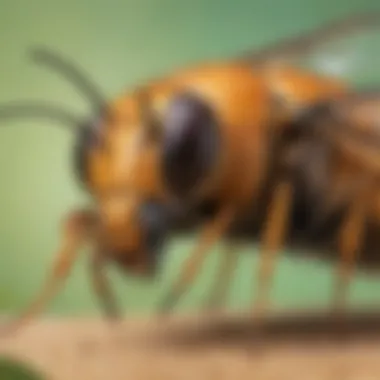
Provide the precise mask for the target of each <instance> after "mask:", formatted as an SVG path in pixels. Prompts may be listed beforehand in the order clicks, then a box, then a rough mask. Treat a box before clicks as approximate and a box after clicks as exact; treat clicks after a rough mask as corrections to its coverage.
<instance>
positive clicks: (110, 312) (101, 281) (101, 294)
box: [89, 250, 120, 321]
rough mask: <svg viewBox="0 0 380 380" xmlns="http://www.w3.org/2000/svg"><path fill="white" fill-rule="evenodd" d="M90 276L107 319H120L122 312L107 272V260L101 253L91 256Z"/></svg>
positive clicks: (96, 252) (97, 252)
mask: <svg viewBox="0 0 380 380" xmlns="http://www.w3.org/2000/svg"><path fill="white" fill-rule="evenodd" d="M89 269H90V276H91V280H92V285H93V288H94V291H95V294H96V295H97V297H98V299H99V302H100V306H101V308H102V310H103V312H104V315H105V317H106V318H107V319H109V320H111V321H115V320H119V319H120V310H119V307H118V304H117V302H116V299H115V297H114V294H113V292H112V291H111V287H110V284H109V281H108V278H107V276H106V274H105V273H104V270H105V258H104V255H102V253H101V251H99V250H97V251H95V252H94V254H93V255H91V261H90V268H89Z"/></svg>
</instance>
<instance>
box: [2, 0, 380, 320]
mask: <svg viewBox="0 0 380 380" xmlns="http://www.w3.org/2000/svg"><path fill="white" fill-rule="evenodd" d="M376 4H377V7H378V8H379V9H380V3H379V1H378V0H351V1H348V0H335V1H327V0H319V1H306V0H286V1H273V0H272V1H271V0H267V1H249V0H246V1H244V0H231V1H223V0H219V1H217V0H203V1H200V0H193V1H183V0H171V1H169V0H160V1H159V0H155V1H154V0H134V1H133V0H123V1H122V0H120V1H116V0H110V1H97V0H85V1H83V0H82V1H75V0H66V1H52V0H34V1H30V0H24V1H21V0H0V57H1V59H0V102H6V101H9V100H16V99H48V100H53V101H56V102H58V103H62V104H63V105H65V106H66V107H67V108H69V109H72V110H74V111H77V112H80V113H83V115H86V113H88V111H89V107H88V104H87V103H86V101H85V100H84V99H82V97H81V96H80V95H79V94H78V93H77V92H76V90H75V89H73V88H72V87H71V86H70V85H69V84H68V83H66V82H64V81H63V80H61V79H60V78H59V77H57V76H55V74H52V73H51V72H49V71H45V70H43V69H41V68H39V67H36V66H34V65H33V64H31V63H30V62H29V61H28V57H27V52H28V49H29V48H30V47H33V46H36V45H45V46H48V47H52V48H55V49H56V50H57V51H59V52H63V53H65V54H66V55H68V56H70V57H72V58H73V59H74V61H75V62H77V63H78V64H79V65H80V66H81V67H83V68H85V70H86V72H87V73H88V74H89V75H91V76H92V77H93V78H95V79H96V81H97V82H98V83H99V85H100V86H101V88H102V89H103V90H104V92H105V94H106V95H107V96H108V97H112V96H115V95H116V94H118V93H120V91H123V90H124V89H125V88H127V87H131V86H133V85H134V84H137V83H139V82H140V81H141V80H146V79H148V78H151V77H154V76H156V75H161V74H165V73H167V72H170V71H171V70H172V69H174V68H176V67H179V66H181V65H183V64H189V63H191V62H196V61H198V60H204V59H208V58H223V57H229V56H231V55H233V54H236V53H240V52H242V51H245V50H247V49H251V48H258V47H260V46H264V45H265V44H267V43H270V42H274V41H276V39H277V38H279V37H284V36H288V35H289V36H290V35H294V34H298V33H303V32H305V31H307V30H311V29H312V28H313V27H317V26H318V25H320V24H321V23H323V22H324V21H327V20H333V19H335V18H338V17H342V16H344V15H346V14H349V13H352V12H354V11H362V10H369V9H375V8H376ZM377 37H378V36H377ZM375 39H376V35H374V33H372V34H368V35H365V36H364V35H362V36H357V37H355V38H348V39H341V40H339V41H338V42H336V43H334V44H331V45H326V47H325V48H324V49H320V51H319V52H317V53H316V54H315V55H313V56H312V57H310V58H309V59H308V60H307V62H306V63H307V64H308V65H310V66H313V67H316V68H318V69H320V70H324V71H327V72H330V73H333V74H337V75H342V76H343V77H346V78H348V79H350V80H351V81H352V82H354V83H364V82H365V83H370V82H372V81H373V80H378V81H379V80H380V78H379V77H380V73H376V71H377V70H378V68H379V67H380V65H379V63H380V60H379V57H380V52H379V48H377V46H380V44H379V38H377V42H376V41H375ZM376 75H377V77H376ZM3 126H4V128H2V129H1V131H0V134H1V135H0V170H1V177H0V178H1V187H0V312H3V313H9V312H15V311H17V310H19V309H20V308H21V307H22V306H23V305H24V304H25V303H26V302H27V301H28V300H30V298H31V297H33V295H34V294H35V293H36V292H37V291H38V290H39V288H40V285H41V284H42V282H43V279H44V277H45V275H46V272H47V269H48V268H49V265H50V263H51V261H52V258H53V253H54V252H55V249H56V247H57V244H58V241H59V230H58V227H59V222H60V221H61V218H62V215H63V214H65V213H66V212H67V211H68V210H70V209H73V208H75V207H76V206H77V205H80V204H81V202H84V201H85V200H86V194H85V193H84V192H83V191H82V190H81V188H80V187H79V186H78V183H77V182H76V179H75V178H74V177H73V171H72V166H71V149H72V144H73V141H74V140H73V136H72V135H71V134H70V133H68V132H67V131H66V130H64V129H60V128H56V127H55V126H52V122H49V121H44V120H23V121H20V120H17V121H16V120H15V121H12V122H9V121H7V122H6V123H4V124H3ZM191 243H192V238H191V237H189V238H186V239H179V240H175V241H173V242H172V243H171V245H170V252H169V253H168V255H167V256H166V260H165V263H164V271H163V272H162V273H161V274H160V276H159V277H158V278H157V279H155V280H154V281H152V282H146V281H142V280H139V279H136V278H131V277H122V276H121V275H120V273H118V272H116V271H114V270H110V272H111V273H110V274H111V275H112V282H113V286H114V288H115V290H116V292H117V294H118V297H119V299H120V301H121V302H122V303H123V304H124V306H125V309H126V312H129V313H148V312H151V311H152V310H154V307H155V305H156V301H157V300H158V296H159V295H161V294H162V290H163V289H164V288H165V287H166V286H167V284H168V283H169V282H170V281H171V280H172V279H173V277H174V276H175V275H176V274H177V273H178V269H179V266H180V264H181V263H182V262H183V260H184V258H185V257H186V254H187V253H188V250H189V249H190V247H191ZM220 249H221V246H219V247H216V249H215V250H214V251H213V252H212V254H211V255H210V257H209V259H208V260H207V263H206V265H205V267H204V270H203V271H202V273H201V275H200V276H199V278H198V279H197V281H196V284H195V286H194V287H193V288H192V289H191V291H190V292H189V293H188V294H186V296H185V297H184V298H183V300H182V301H181V303H180V305H178V309H177V310H180V311H186V310H190V309H196V308H198V307H199V306H200V305H201V303H202V300H203V299H204V297H205V295H206V294H207V290H208V289H209V287H210V285H211V283H212V280H213V275H214V273H215V269H216V265H217V261H218V257H219V256H218V252H219V251H220ZM253 252H254V247H249V246H246V247H243V248H242V250H241V258H240V261H239V268H238V271H237V272H236V275H235V277H234V280H233V283H232V284H231V288H230V293H229V301H228V306H229V307H231V308H247V307H248V306H249V303H250V300H251V298H252V294H253V291H254V282H253V275H254V273H255V271H254V270H255V262H256V257H255V255H252V253H253ZM331 285H332V271H331V268H330V267H328V266H327V265H324V264H321V263H314V262H309V261H302V260H297V261H292V260H290V259H288V258H284V259H283V260H282V261H281V263H280V265H279V267H278V273H277V276H276V279H275V289H274V291H273V299H274V301H275V305H276V306H277V307H293V306H306V305H307V306H315V305H327V302H328V301H329V289H330V288H331ZM352 290H353V291H352V293H351V299H352V302H353V304H357V305H359V304H360V303H361V302H379V303H380V297H379V296H378V295H379V294H380V279H379V281H376V279H375V278H372V279H370V278H366V277H364V276H358V277H357V279H356V281H355V286H354V288H353V289H352ZM47 312H48V313H65V314H84V313H89V312H91V313H98V312H99V311H98V306H97V302H96V299H95V298H94V296H93V293H92V291H91V287H90V284H89V281H88V276H87V271H86V255H85V252H84V254H83V255H82V258H81V260H80V262H78V264H77V265H76V267H75V269H74V271H73V274H72V276H71V278H70V279H69V281H68V283H67V285H66V286H65V288H64V290H63V291H62V292H61V293H60V294H59V296H58V297H57V298H56V299H55V301H54V302H53V303H52V304H51V305H50V307H49V309H48V310H47Z"/></svg>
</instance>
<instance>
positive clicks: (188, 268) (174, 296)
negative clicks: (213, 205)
mask: <svg viewBox="0 0 380 380" xmlns="http://www.w3.org/2000/svg"><path fill="white" fill-rule="evenodd" d="M234 216H235V208H234V207H226V208H224V209H222V211H221V212H220V213H218V214H217V216H216V217H215V219H214V220H213V221H212V222H211V223H210V224H207V225H206V226H205V228H204V230H203V231H202V234H201V237H200V240H199V242H198V244H197V245H196V247H195V249H194V251H193V253H192V254H191V255H190V256H189V258H188V259H187V261H186V262H185V265H184V266H183V267H182V271H181V273H180V275H179V276H178V278H177V281H176V282H175V283H174V285H173V287H172V288H171V291H169V292H168V293H167V295H166V296H165V297H164V299H163V302H162V303H161V305H160V311H163V312H166V311H169V310H170V309H171V308H172V307H173V306H174V305H175V304H176V303H177V302H178V300H179V298H180V297H181V296H182V294H183V293H184V292H185V291H186V290H187V288H188V287H189V285H190V284H191V283H192V282H193V280H194V278H195V276H196V274H197V272H198V271H199V269H200V267H201V265H202V263H203V261H204V259H205V256H206V254H207V253H208V252H209V250H210V249H211V247H212V245H214V243H216V241H217V240H218V239H219V238H220V237H221V236H222V235H223V234H224V232H225V231H226V229H227V228H228V227H229V226H230V225H231V223H232V221H233V219H234Z"/></svg>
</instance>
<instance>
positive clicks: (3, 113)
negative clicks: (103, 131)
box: [0, 100, 82, 130]
mask: <svg viewBox="0 0 380 380" xmlns="http://www.w3.org/2000/svg"><path fill="white" fill-rule="evenodd" d="M20 117H21V118H24V117H44V118H49V119H53V120H58V121H60V122H62V125H64V126H66V127H70V128H72V129H75V130H77V129H78V127H80V125H81V121H82V120H81V119H80V118H79V117H77V116H75V115H74V114H72V113H71V112H69V111H67V110H65V109H64V108H63V107H61V106H59V105H54V104H49V103H44V102H41V101H33V100H28V101H16V102H11V103H9V104H0V119H11V118H20Z"/></svg>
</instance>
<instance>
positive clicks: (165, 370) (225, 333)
mask: <svg viewBox="0 0 380 380" xmlns="http://www.w3.org/2000/svg"><path fill="white" fill-rule="evenodd" d="M343 326H345V328H343ZM0 354H1V355H2V356H3V357H4V356H6V357H9V358H15V359H17V360H21V361H22V362H24V363H29V364H31V365H32V367H33V368H35V369H36V370H38V371H40V372H41V373H44V374H45V375H46V379H53V380H76V379H80V380H87V379H88V380H107V379H110V380H111V379H112V380H119V379H120V380H127V379H128V380H129V379H130V380H140V379H141V380H143V379H147V380H156V379H157V380H158V379H160V380H161V379H164V380H171V379H176V380H177V379H178V380H179V379H189V380H190V379H196V380H202V379H207V380H211V379H258V380H288V379H289V380H297V379H302V380H372V379H373V380H378V379H380V314H377V315H374V314H373V315H364V314H363V315H359V316H356V317H355V318H354V317H353V318H350V319H348V320H346V324H343V323H342V321H339V320H336V319H332V318H331V317H327V316H326V315H319V316H318V315H307V314H305V315H297V316H289V317H287V318H284V317H281V318H280V317H276V318H274V319H273V320H270V321H269V322H268V324H267V325H265V326H261V327H260V328H259V327H257V326H255V325H254V323H253V322H252V319H251V317H249V316H243V315H240V316H221V315H215V314H214V315H209V316H207V317H206V316H205V315H203V316H196V317H186V318H184V317H171V318H168V319H164V318H161V319H159V318H157V319H150V320H149V319H140V320H137V319H130V320H126V321H125V322H123V324H121V325H119V326H118V327H114V328H113V329H111V328H110V326H109V325H106V324H105V323H104V322H103V321H102V320H100V319H98V318H88V319H87V318H73V319H48V318H46V319H41V320H38V321H36V322H34V323H33V324H31V325H29V326H28V327H27V328H25V329H24V330H22V331H21V332H19V333H18V334H17V335H15V336H13V337H9V338H6V339H4V338H2V339H1V340H0ZM1 380H3V379H1ZM4 380H7V379H4Z"/></svg>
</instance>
